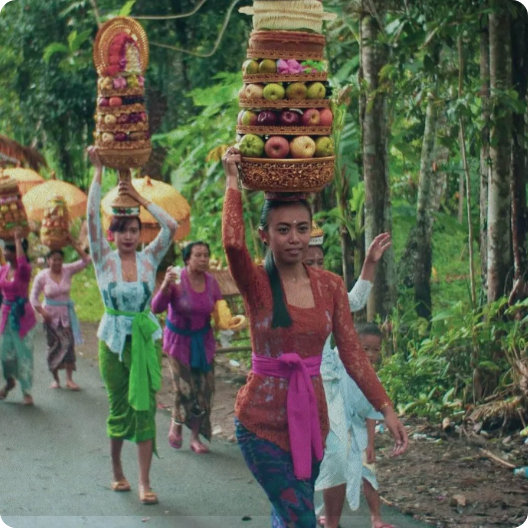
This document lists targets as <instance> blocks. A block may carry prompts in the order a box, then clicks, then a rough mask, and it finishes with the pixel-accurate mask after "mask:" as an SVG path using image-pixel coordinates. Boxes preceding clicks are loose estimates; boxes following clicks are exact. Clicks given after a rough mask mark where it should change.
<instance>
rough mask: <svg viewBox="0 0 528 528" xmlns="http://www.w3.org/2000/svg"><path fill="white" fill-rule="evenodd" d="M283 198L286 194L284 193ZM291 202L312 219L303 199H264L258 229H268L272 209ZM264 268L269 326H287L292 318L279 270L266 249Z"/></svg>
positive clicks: (271, 254)
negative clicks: (269, 298)
mask: <svg viewBox="0 0 528 528" xmlns="http://www.w3.org/2000/svg"><path fill="white" fill-rule="evenodd" d="M285 198H287V196H286V195H285ZM292 204H301V205H302V206H303V207H306V209H307V211H308V213H309V214H310V222H311V221H312V209H311V207H310V204H309V203H308V201H307V200H305V199H300V200H292V201H289V200H265V201H264V205H263V206H262V211H261V213H260V225H259V227H260V229H262V230H263V231H268V222H269V216H270V213H271V212H272V211H274V210H275V209H279V208H281V207H287V206H289V205H292ZM264 269H265V270H266V273H267V274H268V278H269V281H270V287H271V294H272V298H273V317H272V320H271V328H289V327H290V326H291V325H292V320H291V317H290V314H289V312H288V308H287V307H286V299H285V295H284V291H283V289H282V284H281V280H280V276H279V270H278V269H277V266H276V264H275V259H274V258H273V253H272V252H271V250H268V252H267V253H266V258H265V259H264Z"/></svg>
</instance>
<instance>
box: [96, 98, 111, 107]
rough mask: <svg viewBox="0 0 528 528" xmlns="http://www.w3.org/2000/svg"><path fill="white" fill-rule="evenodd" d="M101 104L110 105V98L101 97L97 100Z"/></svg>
mask: <svg viewBox="0 0 528 528" xmlns="http://www.w3.org/2000/svg"><path fill="white" fill-rule="evenodd" d="M97 104H98V105H99V106H109V104H108V99H107V98H106V97H99V101H98V102H97Z"/></svg>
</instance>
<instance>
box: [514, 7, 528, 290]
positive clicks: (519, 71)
mask: <svg viewBox="0 0 528 528" xmlns="http://www.w3.org/2000/svg"><path fill="white" fill-rule="evenodd" d="M518 7H519V9H518V13H519V15H518V17H517V19H516V20H515V21H513V23H512V73H513V76H512V77H513V85H514V88H515V89H516V90H517V93H518V94H519V99H520V100H521V101H522V100H525V99H526V92H527V82H528V59H527V57H526V54H527V53H528V45H527V42H526V39H527V38H528V31H527V18H528V17H527V14H526V10H525V9H524V8H523V7H521V6H518ZM525 135H526V127H525V122H524V112H522V113H514V114H513V134H512V138H513V148H512V160H511V165H512V243H513V263H514V279H515V280H518V279H520V278H521V277H523V275H524V274H525V272H526V267H527V251H526V235H527V225H526V223H527V211H526V185H527V183H528V178H527V174H526V171H527V169H528V167H527V159H526V154H527V151H526V137H525Z"/></svg>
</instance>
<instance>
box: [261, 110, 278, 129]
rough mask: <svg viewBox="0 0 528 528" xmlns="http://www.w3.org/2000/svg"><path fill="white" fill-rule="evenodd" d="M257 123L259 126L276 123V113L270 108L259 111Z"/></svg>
mask: <svg viewBox="0 0 528 528" xmlns="http://www.w3.org/2000/svg"><path fill="white" fill-rule="evenodd" d="M257 124H258V125H260V126H274V125H276V124H277V114H276V113H275V112H272V111H271V110H264V111H262V112H260V113H259V115H258V119H257Z"/></svg>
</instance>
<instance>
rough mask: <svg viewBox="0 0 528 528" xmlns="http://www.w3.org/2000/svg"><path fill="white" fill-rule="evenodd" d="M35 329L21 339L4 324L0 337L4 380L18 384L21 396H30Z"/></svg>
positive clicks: (0, 355) (16, 332) (0, 357)
mask: <svg viewBox="0 0 528 528" xmlns="http://www.w3.org/2000/svg"><path fill="white" fill-rule="evenodd" d="M34 335H35V329H34V328H33V329H31V330H30V331H29V332H28V333H27V334H26V335H25V336H24V339H22V338H21V337H20V335H19V333H18V331H17V330H14V329H13V328H12V327H11V325H9V324H6V325H5V328H4V333H3V334H2V335H1V336H0V340H1V344H0V360H1V363H2V370H3V372H4V378H5V379H6V381H9V380H10V379H12V378H15V379H17V380H18V381H19V382H20V388H21V389H22V392H23V394H31V388H32V387H33V339H34Z"/></svg>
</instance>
